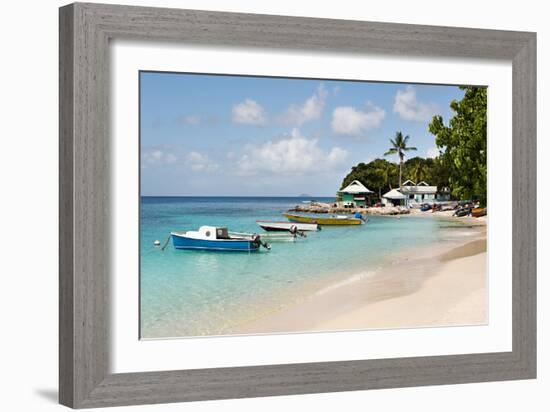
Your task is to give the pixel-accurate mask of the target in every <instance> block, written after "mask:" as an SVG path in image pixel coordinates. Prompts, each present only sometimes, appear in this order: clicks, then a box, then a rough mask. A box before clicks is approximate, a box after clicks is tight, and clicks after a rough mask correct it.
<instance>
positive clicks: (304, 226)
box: [256, 220, 319, 232]
mask: <svg viewBox="0 0 550 412" xmlns="http://www.w3.org/2000/svg"><path fill="white" fill-rule="evenodd" d="M256 224H257V225H258V226H260V227H261V228H262V229H263V230H266V231H268V232H272V231H278V232H292V231H294V232H310V231H316V230H319V226H318V225H317V223H299V222H274V221H271V220H257V221H256Z"/></svg>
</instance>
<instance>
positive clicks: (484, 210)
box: [472, 207, 487, 217]
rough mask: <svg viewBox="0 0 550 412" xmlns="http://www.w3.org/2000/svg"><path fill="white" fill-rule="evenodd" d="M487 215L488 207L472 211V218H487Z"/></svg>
mask: <svg viewBox="0 0 550 412" xmlns="http://www.w3.org/2000/svg"><path fill="white" fill-rule="evenodd" d="M486 214H487V208H486V207H476V208H474V209H472V217H481V216H485V215H486Z"/></svg>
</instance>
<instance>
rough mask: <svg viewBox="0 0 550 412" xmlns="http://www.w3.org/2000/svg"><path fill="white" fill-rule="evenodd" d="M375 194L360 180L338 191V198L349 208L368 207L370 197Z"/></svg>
mask: <svg viewBox="0 0 550 412" xmlns="http://www.w3.org/2000/svg"><path fill="white" fill-rule="evenodd" d="M373 193H374V192H373V191H372V190H369V189H368V188H367V187H366V186H365V185H364V184H363V183H361V182H360V181H359V180H354V181H353V182H351V183H350V184H349V185H347V186H346V187H344V188H343V189H342V190H340V191H338V198H339V199H340V201H341V202H342V203H343V204H344V205H349V206H354V207H355V206H367V205H368V204H369V196H370V195H372V194H373Z"/></svg>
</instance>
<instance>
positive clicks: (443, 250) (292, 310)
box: [224, 215, 487, 335]
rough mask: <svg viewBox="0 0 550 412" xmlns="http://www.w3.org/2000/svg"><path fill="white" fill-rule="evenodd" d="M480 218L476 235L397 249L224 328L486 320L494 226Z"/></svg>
mask: <svg viewBox="0 0 550 412" xmlns="http://www.w3.org/2000/svg"><path fill="white" fill-rule="evenodd" d="M409 216H410V218H413V216H414V215H409ZM409 216H407V218H409ZM440 217H442V218H445V217H446V216H440ZM461 219H463V218H461ZM472 219H473V218H472ZM463 222H464V223H465V224H469V223H470V222H469V221H468V222H467V221H466V220H463ZM472 223H473V224H472V225H471V226H468V227H469V228H470V229H472V230H473V232H471V233H470V234H471V236H465V237H463V238H460V237H456V238H451V239H452V240H451V241H449V242H447V243H444V244H441V245H430V246H429V247H415V246H412V247H411V248H409V249H408V250H404V251H400V252H397V253H395V254H393V255H389V256H388V257H387V259H386V260H385V262H384V264H383V265H381V267H379V268H378V269H377V270H375V271H374V272H367V271H365V273H356V274H354V275H352V276H349V277H347V278H345V279H340V280H338V281H335V282H334V283H333V284H331V285H329V286H327V287H324V288H323V289H321V290H317V291H315V292H313V293H311V294H310V295H309V296H307V297H305V298H304V299H302V300H301V301H299V302H294V303H292V304H289V305H287V306H284V307H281V308H279V309H278V310H276V311H274V312H271V313H268V314H263V315H261V316H260V317H258V318H257V319H254V320H249V321H247V322H245V323H242V324H239V325H238V326H234V327H232V328H231V329H230V330H226V331H224V334H239V335H242V334H264V333H292V332H328V331H338V330H362V329H386V328H407V327H430V326H431V327H436V326H458V325H482V324H486V323H487V301H486V300H487V289H486V284H487V271H486V268H487V263H486V260H487V252H486V227H485V225H484V223H485V222H484V221H480V220H472ZM465 227H466V226H465ZM451 230H453V229H451Z"/></svg>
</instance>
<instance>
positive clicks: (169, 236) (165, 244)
mask: <svg viewBox="0 0 550 412" xmlns="http://www.w3.org/2000/svg"><path fill="white" fill-rule="evenodd" d="M171 237H172V235H171V234H170V235H168V239H166V242H164V245H162V247H161V248H160V250H162V251H163V252H164V249H166V246H168V242H170V238H171Z"/></svg>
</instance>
